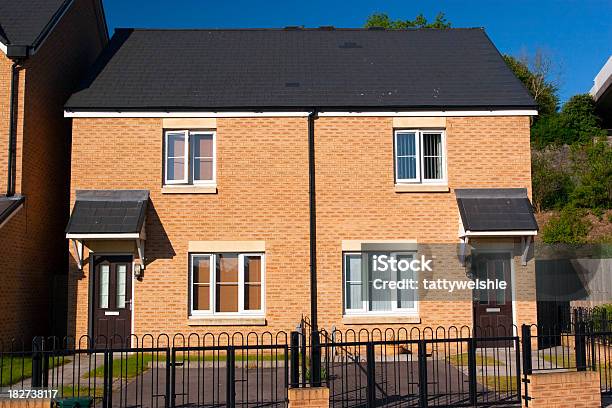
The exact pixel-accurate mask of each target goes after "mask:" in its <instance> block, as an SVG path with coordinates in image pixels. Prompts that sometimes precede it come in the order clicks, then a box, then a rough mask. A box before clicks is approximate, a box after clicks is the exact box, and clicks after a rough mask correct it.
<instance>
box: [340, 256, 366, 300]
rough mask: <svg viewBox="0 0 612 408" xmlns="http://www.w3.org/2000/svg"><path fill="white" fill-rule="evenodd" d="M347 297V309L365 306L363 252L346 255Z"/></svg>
mask: <svg viewBox="0 0 612 408" xmlns="http://www.w3.org/2000/svg"><path fill="white" fill-rule="evenodd" d="M345 268H346V272H345V279H346V285H345V289H344V290H345V298H346V300H345V301H346V305H345V307H346V309H362V308H363V304H362V301H363V296H362V290H363V285H362V282H363V277H362V272H363V271H362V262H361V254H350V255H346V256H345Z"/></svg>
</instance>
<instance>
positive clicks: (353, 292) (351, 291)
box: [346, 282, 363, 310]
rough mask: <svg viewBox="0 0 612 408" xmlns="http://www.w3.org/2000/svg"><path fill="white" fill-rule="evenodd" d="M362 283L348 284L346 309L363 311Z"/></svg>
mask: <svg viewBox="0 0 612 408" xmlns="http://www.w3.org/2000/svg"><path fill="white" fill-rule="evenodd" d="M361 292H362V285H361V283H360V282H359V283H350V282H349V283H347V284H346V308H347V309H359V310H360V309H363V299H362V296H361Z"/></svg>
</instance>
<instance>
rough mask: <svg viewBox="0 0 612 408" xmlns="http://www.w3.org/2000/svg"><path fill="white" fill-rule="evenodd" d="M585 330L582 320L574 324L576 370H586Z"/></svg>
mask: <svg viewBox="0 0 612 408" xmlns="http://www.w3.org/2000/svg"><path fill="white" fill-rule="evenodd" d="M585 337H586V330H585V324H584V321H579V322H578V323H577V324H576V333H575V334H574V344H575V345H576V370H577V371H586V369H587V359H586V341H585V340H586V339H585Z"/></svg>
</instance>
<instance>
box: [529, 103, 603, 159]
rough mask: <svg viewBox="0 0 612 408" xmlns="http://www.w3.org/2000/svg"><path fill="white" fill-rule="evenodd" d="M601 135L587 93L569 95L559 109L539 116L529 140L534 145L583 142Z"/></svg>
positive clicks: (597, 120)
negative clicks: (559, 110)
mask: <svg viewBox="0 0 612 408" xmlns="http://www.w3.org/2000/svg"><path fill="white" fill-rule="evenodd" d="M602 136H605V131H604V130H602V129H601V119H600V118H599V117H598V116H597V115H596V114H595V102H594V101H593V98H592V97H591V95H589V94H580V95H574V96H572V97H571V98H570V99H569V100H568V101H567V102H566V103H565V105H563V108H562V109H561V112H554V113H550V114H546V115H543V116H541V117H540V119H539V120H538V121H537V122H536V123H534V125H533V127H532V128H531V140H532V142H533V145H534V147H536V148H543V147H545V146H548V145H564V144H566V145H573V144H581V145H585V144H590V143H591V142H592V141H593V139H596V138H599V137H602Z"/></svg>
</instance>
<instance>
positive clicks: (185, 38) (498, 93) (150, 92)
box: [66, 29, 535, 110]
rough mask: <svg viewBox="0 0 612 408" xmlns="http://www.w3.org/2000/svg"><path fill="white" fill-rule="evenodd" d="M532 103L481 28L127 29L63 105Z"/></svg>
mask: <svg viewBox="0 0 612 408" xmlns="http://www.w3.org/2000/svg"><path fill="white" fill-rule="evenodd" d="M346 44H354V45H351V46H346ZM287 84H299V86H287ZM534 106H535V103H534V101H533V99H532V98H531V96H530V95H529V94H528V92H527V91H526V90H525V88H524V87H523V85H522V84H521V82H520V81H519V80H518V79H517V78H516V77H515V76H514V75H513V73H512V72H511V71H510V69H509V68H508V67H507V66H506V64H505V63H504V61H503V59H502V58H501V56H500V54H499V52H498V51H497V49H496V48H495V46H494V45H493V44H492V43H491V41H490V40H489V38H488V37H487V35H486V34H485V32H484V30H482V29H448V30H434V29H418V30H397V31H390V30H364V29H336V30H317V29H315V30H272V29H252V30H131V29H121V30H117V31H116V33H115V35H114V36H113V38H112V40H111V42H110V44H109V46H108V47H107V48H106V50H105V52H104V53H103V54H102V55H101V57H100V58H99V60H98V62H97V63H96V64H95V65H94V67H93V68H92V70H91V72H90V73H89V75H88V76H87V78H86V80H85V81H84V82H83V83H82V84H81V87H80V88H79V90H78V91H77V92H76V93H75V94H74V95H72V97H71V98H70V99H69V101H68V102H67V104H66V108H67V109H74V110H79V109H84V110H87V109H92V110H96V109H97V110H105V109H107V110H115V109H133V110H156V109H158V110H159V109H170V110H189V109H201V110H204V109H232V108H234V109H241V108H242V109H245V108H269V109H274V108H296V109H299V108H305V107H327V108H334V107H336V108H343V107H371V108H377V107H378V108H380V107H396V108H400V109H401V108H423V109H425V108H444V107H446V108H489V107H491V108H492V107H504V108H506V107H508V108H509V107H517V108H519V107H523V108H527V107H529V108H532V107H534Z"/></svg>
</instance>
